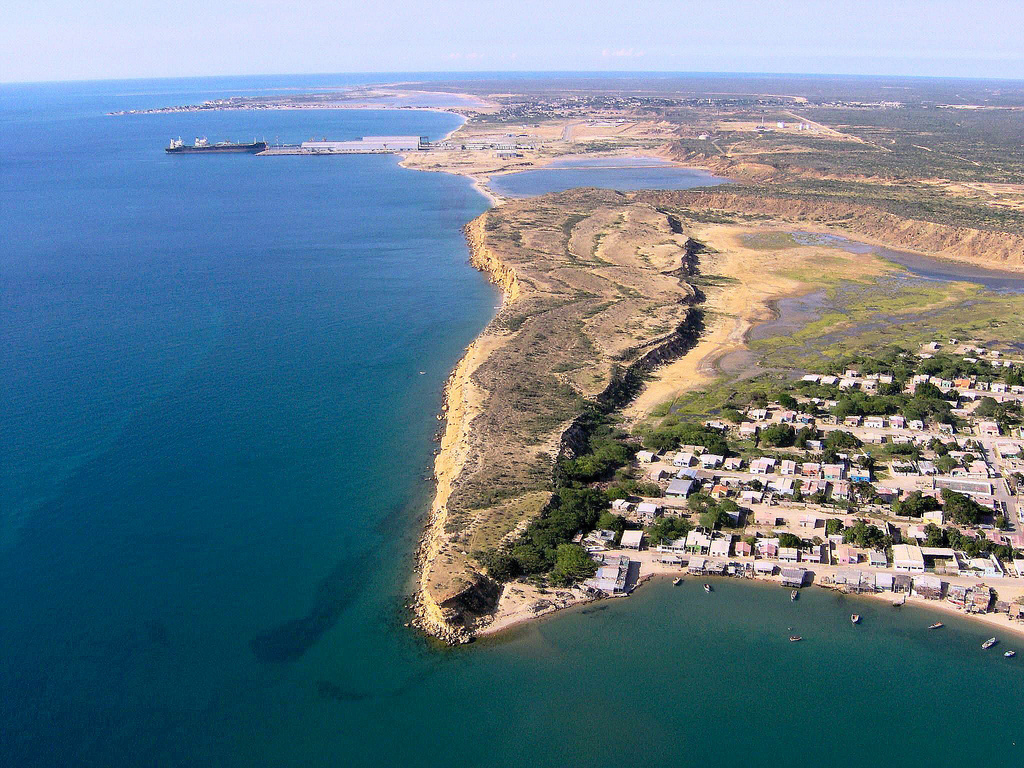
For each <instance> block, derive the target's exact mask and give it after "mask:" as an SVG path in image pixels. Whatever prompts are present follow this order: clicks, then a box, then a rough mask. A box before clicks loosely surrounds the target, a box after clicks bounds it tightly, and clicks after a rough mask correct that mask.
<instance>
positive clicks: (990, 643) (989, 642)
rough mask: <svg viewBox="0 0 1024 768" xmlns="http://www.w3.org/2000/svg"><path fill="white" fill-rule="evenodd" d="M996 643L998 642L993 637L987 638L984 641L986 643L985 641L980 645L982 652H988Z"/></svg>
mask: <svg viewBox="0 0 1024 768" xmlns="http://www.w3.org/2000/svg"><path fill="white" fill-rule="evenodd" d="M998 642H999V641H998V640H996V639H995V638H994V637H990V638H989V639H988V640H986V641H985V642H984V643H982V644H981V647H982V648H983V649H984V650H986V651H987V650H988V649H989V648H991V647H992V646H993V645H995V644H996V643H998Z"/></svg>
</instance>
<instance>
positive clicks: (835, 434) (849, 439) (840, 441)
mask: <svg viewBox="0 0 1024 768" xmlns="http://www.w3.org/2000/svg"><path fill="white" fill-rule="evenodd" d="M860 446H861V441H860V440H858V439H857V436H856V435H853V434H850V433H849V432H844V431H843V430H841V429H833V430H832V431H831V432H829V433H828V434H827V435H826V436H825V447H826V448H828V449H830V450H833V451H838V450H842V449H844V448H860Z"/></svg>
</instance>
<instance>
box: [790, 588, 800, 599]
mask: <svg viewBox="0 0 1024 768" xmlns="http://www.w3.org/2000/svg"><path fill="white" fill-rule="evenodd" d="M799 594H800V593H799V592H798V591H797V590H795V589H794V590H793V591H792V592H790V593H789V599H790V600H796V598H797V597H798V596H799Z"/></svg>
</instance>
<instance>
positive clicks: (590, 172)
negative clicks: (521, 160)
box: [487, 157, 728, 197]
mask: <svg viewBox="0 0 1024 768" xmlns="http://www.w3.org/2000/svg"><path fill="white" fill-rule="evenodd" d="M726 183H728V179H722V178H719V177H717V176H714V175H713V174H711V173H708V172H707V171H702V170H700V169H697V168H684V167H682V166H680V165H676V164H675V163H671V162H669V161H667V160H662V159H660V158H656V157H572V158H566V159H562V160H556V161H555V162H553V163H550V164H549V165H545V166H543V167H541V168H536V169H533V170H528V171H518V172H516V173H505V174H500V175H497V176H492V177H491V180H490V181H489V182H488V184H487V185H488V186H489V187H490V188H491V189H493V190H494V191H495V192H496V193H498V194H499V195H505V196H507V197H533V196H535V195H544V194H547V193H548V192H561V191H562V190H565V189H575V188H577V187H598V188H600V189H617V190H621V191H629V190H635V189H692V188H693V187H709V186H717V185H718V184H726Z"/></svg>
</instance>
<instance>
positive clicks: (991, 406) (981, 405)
mask: <svg viewBox="0 0 1024 768" xmlns="http://www.w3.org/2000/svg"><path fill="white" fill-rule="evenodd" d="M998 412H999V403H997V402H996V400H995V398H994V397H983V398H981V400H980V401H979V402H978V407H977V408H975V409H974V415H975V416H979V417H981V418H983V419H987V418H989V417H990V416H995V415H996V414H997V413H998Z"/></svg>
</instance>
